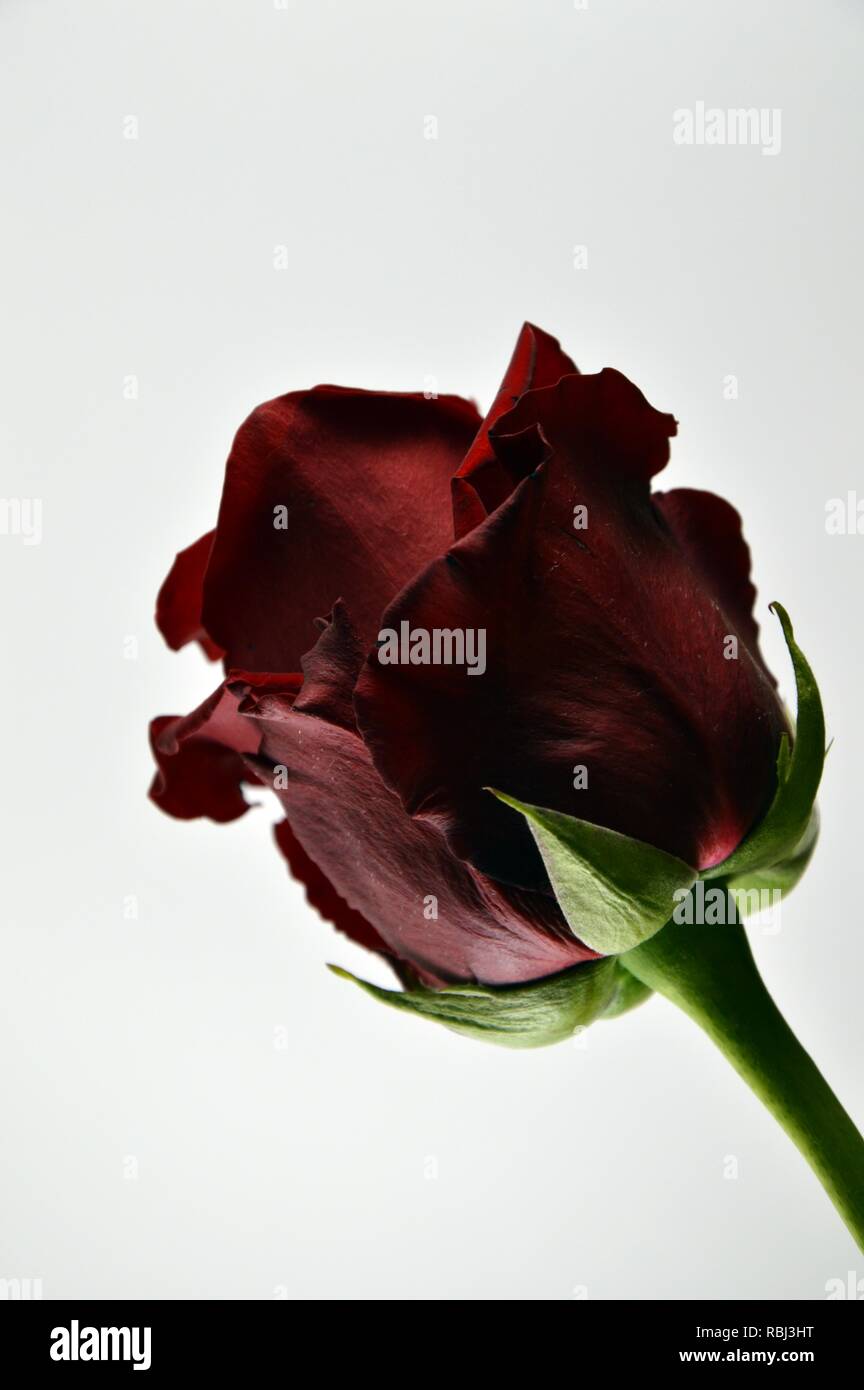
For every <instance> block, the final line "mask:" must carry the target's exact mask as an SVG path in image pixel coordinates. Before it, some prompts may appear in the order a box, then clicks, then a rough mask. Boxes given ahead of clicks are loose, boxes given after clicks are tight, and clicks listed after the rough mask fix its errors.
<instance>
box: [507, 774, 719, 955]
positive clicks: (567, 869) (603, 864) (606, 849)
mask: <svg viewBox="0 0 864 1390" xmlns="http://www.w3.org/2000/svg"><path fill="white" fill-rule="evenodd" d="M489 790H490V791H492V792H494V795H495V796H497V797H498V800H499V801H503V802H506V804H507V805H508V806H512V807H513V808H514V809H515V810H517V811H520V812H521V813H522V815H523V816H524V817H525V819H526V820H527V822H528V825H529V827H530V829H531V833H532V835H533V836H534V839H535V840H536V842H537V848H538V849H539V850H540V854H541V855H542V858H543V862H544V864H545V865H546V870H547V873H548V874H549V879H550V882H551V884H552V887H553V888H554V890H555V896H556V898H557V899H558V905H559V907H560V908H561V911H562V912H563V913H564V916H565V917H566V919H567V923H568V926H569V927H570V929H571V931H572V932H573V935H574V936H578V938H579V940H580V941H584V942H585V944H586V946H590V947H591V949H592V951H598V952H599V953H600V954H601V955H603V956H615V955H620V954H621V953H622V952H623V951H630V950H632V949H633V947H634V946H638V945H639V944H640V942H642V941H647V940H648V939H649V937H651V936H653V935H654V933H655V932H658V931H659V930H660V928H661V927H663V926H665V924H666V923H667V922H668V921H669V918H670V917H671V916H672V913H673V912H674V910H675V906H676V903H677V902H678V901H680V898H681V896H682V894H683V892H686V891H687V890H688V889H690V888H691V887H692V886H693V884H694V883H695V881H696V878H697V873H696V870H695V869H691V868H690V866H689V864H685V863H684V861H683V860H682V859H676V857H675V856H674V855H672V854H667V853H666V852H665V850H662V849H657V848H656V847H655V846H654V845H648V844H645V843H644V842H643V841H642V840H633V839H631V838H630V836H629V835H620V834H619V833H618V832H617V831H616V830H608V829H606V827H605V826H602V825H593V824H592V822H591V821H585V820H577V818H576V817H575V816H566V815H564V814H562V812H560V811H549V810H545V809H544V808H543V807H540V806H528V805H526V804H525V803H524V802H521V801H517V800H516V799H515V798H514V797H512V796H505V794H504V793H503V792H499V791H495V789H494V788H493V787H490V788H489ZM676 894H677V896H676Z"/></svg>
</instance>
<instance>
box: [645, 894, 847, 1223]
mask: <svg viewBox="0 0 864 1390" xmlns="http://www.w3.org/2000/svg"><path fill="white" fill-rule="evenodd" d="M619 960H620V962H621V964H622V965H625V966H626V967H627V968H628V969H629V970H630V971H632V973H633V974H634V975H635V976H636V978H637V979H638V980H641V981H642V982H643V984H646V985H648V986H650V988H651V989H654V990H656V991H657V992H658V994H663V995H665V996H666V998H667V999H670V1000H671V1001H672V1003H673V1004H677V1005H678V1007H679V1008H680V1009H683V1010H684V1012H685V1013H686V1014H689V1015H690V1017H691V1018H692V1019H693V1020H694V1022H696V1023H698V1024H699V1026H700V1028H703V1029H704V1030H705V1032H706V1033H707V1034H708V1036H709V1037H710V1038H711V1039H712V1040H713V1041H714V1042H715V1043H716V1044H717V1046H718V1047H719V1048H720V1051H721V1052H722V1053H723V1054H724V1055H725V1056H726V1058H727V1059H728V1060H729V1061H730V1062H731V1063H732V1065H733V1067H735V1069H736V1071H737V1072H739V1074H740V1075H741V1076H742V1077H743V1078H744V1080H745V1081H746V1082H747V1084H748V1085H749V1086H750V1087H751V1088H752V1090H753V1091H754V1092H755V1093H756V1095H757V1096H758V1097H759V1099H760V1100H761V1101H762V1102H763V1103H764V1104H765V1105H766V1106H767V1107H768V1109H769V1110H770V1111H771V1112H772V1114H773V1115H774V1116H775V1118H776V1119H777V1120H779V1122H780V1124H781V1125H782V1126H783V1128H784V1129H785V1131H786V1133H787V1134H788V1135H789V1137H790V1139H792V1140H793V1142H794V1143H795V1144H797V1146H798V1148H799V1149H800V1151H801V1153H802V1154H803V1155H804V1157H805V1158H806V1160H807V1162H808V1163H809V1164H810V1167H811V1168H812V1169H813V1171H814V1173H815V1174H816V1176H817V1177H818V1179H819V1181H820V1182H821V1183H822V1186H823V1187H824V1188H825V1191H826V1192H827V1193H828V1196H829V1197H830V1198H831V1200H832V1202H833V1203H834V1205H835V1207H836V1208H837V1210H838V1211H839V1213H840V1215H841V1216H842V1217H843V1220H844V1221H845V1222H846V1225H847V1226H848V1227H849V1230H850V1231H851V1232H852V1235H853V1236H854V1237H855V1239H856V1241H857V1242H858V1245H859V1247H860V1248H861V1249H862V1250H864V1139H862V1137H861V1135H860V1134H859V1133H858V1130H857V1129H856V1128H855V1126H854V1124H853V1123H852V1121H851V1120H850V1118H849V1116H848V1115H847V1114H846V1111H845V1110H844V1109H843V1107H842V1105H841V1104H840V1102H839V1100H838V1099H837V1097H836V1096H835V1095H834V1092H833V1091H832V1090H831V1087H830V1086H829V1085H828V1083H827V1081H826V1080H825V1078H824V1076H823V1075H822V1073H821V1072H820V1071H819V1069H818V1068H817V1067H816V1065H815V1063H814V1062H813V1061H812V1059H811V1058H810V1057H809V1056H808V1054H807V1053H806V1052H805V1051H804V1049H803V1047H802V1046H801V1044H800V1043H799V1041H798V1039H797V1038H796V1037H795V1034H794V1033H793V1032H792V1030H791V1029H790V1028H789V1026H788V1024H787V1023H786V1021H785V1019H784V1018H783V1015H782V1014H781V1013H780V1011H779V1009H778V1008H777V1006H776V1004H775V1003H774V1001H773V999H772V998H771V996H770V994H769V993H768V991H767V989H766V988H765V986H764V984H763V983H762V978H761V976H760V974H759V971H758V970H757V968H756V962H755V961H754V959H753V956H752V954H751V952H750V947H749V945H748V942H747V937H746V935H745V933H744V929H743V927H741V926H740V925H737V924H736V925H734V926H693V925H685V924H681V925H679V924H677V923H675V922H670V923H668V924H667V926H665V927H664V928H663V930H662V931H660V932H658V933H657V935H656V936H653V937H652V938H651V940H650V941H646V942H644V943H643V944H642V945H641V946H636V947H634V949H633V950H631V951H628V952H627V953H626V954H625V955H623V956H620V957H619Z"/></svg>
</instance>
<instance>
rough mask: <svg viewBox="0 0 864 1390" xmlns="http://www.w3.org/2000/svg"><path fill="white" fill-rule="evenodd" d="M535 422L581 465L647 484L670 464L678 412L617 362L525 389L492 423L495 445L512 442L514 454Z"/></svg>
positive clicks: (559, 449) (553, 444)
mask: <svg viewBox="0 0 864 1390" xmlns="http://www.w3.org/2000/svg"><path fill="white" fill-rule="evenodd" d="M532 427H533V429H535V430H537V431H539V433H540V435H541V436H542V438H543V439H544V440H545V441H546V442H547V444H548V445H549V447H550V449H551V450H552V451H553V452H556V453H562V454H565V455H567V456H568V457H570V458H573V459H577V460H578V463H579V466H580V468H583V469H584V468H597V469H600V470H601V471H602V472H604V473H610V472H614V473H617V474H618V476H619V477H620V478H622V479H631V480H634V481H635V480H642V481H644V482H646V483H647V482H648V481H649V480H650V479H651V478H652V477H653V476H654V474H655V473H659V472H660V470H661V469H662V468H665V467H666V464H667V463H668V462H669V439H670V437H671V436H673V435H675V434H676V433H677V430H678V426H677V423H676V421H675V417H674V415H664V414H663V413H662V412H661V411H659V410H655V409H654V407H653V405H650V404H649V403H648V401H647V400H646V399H645V397H644V396H643V394H642V392H641V391H640V390H639V388H638V386H634V385H633V382H632V381H628V379H627V377H626V376H623V375H622V373H621V372H616V371H615V369H614V368H613V367H604V369H603V371H602V372H596V373H594V374H592V375H588V376H565V377H562V378H561V380H560V381H559V382H558V383H557V384H556V385H554V386H549V387H545V388H543V389H542V390H538V391H528V392H526V393H525V395H524V396H522V397H521V398H520V399H519V401H518V402H517V404H516V405H515V406H514V407H513V409H512V410H511V411H509V412H508V413H507V414H506V415H502V416H501V418H500V419H499V420H498V421H497V423H496V424H495V426H494V427H493V429H492V432H491V439H492V443H493V446H494V447H495V449H496V450H497V451H498V452H499V453H500V452H501V449H502V447H507V446H508V445H509V449H510V452H511V453H512V454H515V448H516V446H517V445H518V443H519V441H520V440H530V439H531V430H532ZM529 462H530V460H529ZM515 466H516V460H515V457H514V458H513V459H512V460H511V469H515ZM525 471H527V470H525ZM523 476H524V472H523Z"/></svg>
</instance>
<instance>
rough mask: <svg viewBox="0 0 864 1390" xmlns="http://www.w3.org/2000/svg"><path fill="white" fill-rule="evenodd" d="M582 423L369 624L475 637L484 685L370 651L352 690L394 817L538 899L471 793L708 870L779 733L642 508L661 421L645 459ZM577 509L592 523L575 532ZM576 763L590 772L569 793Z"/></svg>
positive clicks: (484, 803)
mask: <svg viewBox="0 0 864 1390" xmlns="http://www.w3.org/2000/svg"><path fill="white" fill-rule="evenodd" d="M588 382H589V379H588V378H585V377H581V378H580V377H571V378H565V379H564V381H562V382H561V383H560V386H559V387H558V388H556V390H558V391H559V392H561V390H562V388H565V387H566V388H567V392H568V393H569V391H570V386H571V383H577V384H579V383H588ZM627 385H628V386H629V383H628V384H627ZM586 389H587V390H588V391H589V392H592V393H594V391H595V390H596V387H595V386H594V385H591V384H590V383H589V384H588V386H587V388H586ZM601 389H602V391H603V392H604V393H605V391H606V389H607V388H606V387H603V388H601ZM612 389H613V390H614V391H615V392H616V393H617V392H618V386H617V385H613V387H612ZM632 389H633V390H635V388H632ZM536 394H537V395H540V394H544V393H540V392H538V393H536ZM637 394H638V393H637ZM524 399H525V398H523V401H524ZM521 404H522V403H521V402H520V406H521ZM517 409H518V408H517ZM647 410H649V411H650V407H647ZM586 415H587V418H588V420H589V421H590V422H591V425H590V428H589V429H588V430H587V437H586V438H585V440H584V442H583V445H582V447H581V448H580V447H577V436H576V435H574V434H573V433H572V431H571V434H570V446H569V449H568V453H567V455H565V454H564V453H562V452H558V453H556V454H555V456H554V457H552V459H551V460H550V461H549V462H548V463H544V464H542V465H541V467H540V468H539V469H538V470H536V472H535V473H534V474H533V475H532V476H531V477H530V478H529V479H527V480H526V481H525V482H523V483H521V484H520V485H519V487H518V488H517V490H516V492H515V493H514V494H513V495H512V497H511V498H509V499H508V500H507V501H506V502H505V503H504V504H503V505H502V506H501V507H500V508H499V509H498V510H497V511H496V512H495V513H493V515H492V516H490V517H489V518H488V520H487V521H486V522H485V523H484V524H483V525H482V526H481V527H479V528H478V529H476V530H475V531H472V532H471V534H470V535H469V536H467V537H466V538H465V539H464V540H462V541H460V542H458V543H457V544H456V545H455V546H454V547H453V548H452V550H451V552H450V554H449V555H447V556H446V557H444V558H442V559H440V560H437V561H435V562H434V563H433V564H432V565H430V566H429V568H428V569H427V570H426V571H425V573H424V574H423V575H422V576H421V577H420V578H419V579H418V580H417V581H416V582H415V583H414V584H413V585H411V586H410V587H409V588H408V589H406V590H405V591H404V592H403V593H402V594H401V595H400V596H399V598H398V599H397V600H396V601H395V602H394V604H393V605H392V606H391V608H390V609H389V610H388V611H387V613H386V614H385V615H384V617H383V619H382V628H383V627H386V628H394V629H396V630H399V628H400V624H401V623H402V622H407V623H408V624H409V625H410V627H411V628H412V629H414V628H422V629H426V630H431V629H434V628H450V629H453V628H456V629H462V630H465V629H485V631H486V642H487V669H486V672H485V674H483V675H474V676H471V675H468V673H467V670H466V667H465V666H462V667H457V666H443V665H439V666H433V665H416V666H414V665H382V664H380V662H379V660H378V654H377V652H373V653H372V655H370V657H369V659H368V661H367V664H366V666H365V668H364V671H363V673H362V675H361V677H360V680H359V683H358V688H357V693H356V696H355V708H356V710H357V716H358V723H359V727H360V729H361V731H362V733H363V735H364V737H365V739H366V742H367V743H368V745H369V747H370V749H371V750H372V753H373V756H374V759H375V762H376V765H377V767H378V769H379V771H380V772H381V773H382V776H383V777H384V779H385V781H387V782H388V784H389V785H390V786H392V787H394V788H395V789H397V790H398V792H399V793H400V795H401V797H402V799H403V802H404V804H405V806H406V808H407V809H408V810H409V811H410V812H411V813H412V814H414V815H417V816H420V817H423V818H427V819H428V820H429V821H431V822H432V823H433V824H434V825H435V826H437V827H439V828H440V829H441V830H442V831H443V832H444V833H445V834H446V835H447V837H448V840H449V843H450V844H451V846H452V848H453V850H454V852H455V853H457V854H459V855H460V856H463V857H465V858H466V859H468V860H470V861H471V862H472V863H473V864H474V865H475V866H476V867H477V868H478V869H479V870H481V871H482V872H485V873H488V874H491V875H492V876H494V877H496V878H499V879H502V880H504V881H506V882H511V883H518V884H522V885H524V886H526V887H529V888H534V889H537V888H541V887H543V886H544V885H545V883H546V876H545V873H544V871H543V869H542V866H541V864H540V860H539V856H538V855H537V853H536V850H535V847H534V844H533V842H532V840H531V837H530V834H529V832H528V831H527V829H526V827H525V826H524V824H523V822H522V820H521V818H520V817H519V816H518V815H516V814H515V813H514V812H512V811H511V810H510V809H509V808H507V807H505V806H502V805H500V804H499V803H497V802H495V801H494V800H493V799H492V797H491V796H490V795H489V794H488V793H487V792H484V790H483V788H484V787H488V786H493V787H497V788H499V789H500V790H502V791H506V792H508V793H510V794H511V795H513V796H515V797H518V798H519V799H520V800H523V801H526V802H531V803H534V804H536V805H540V806H548V807H552V808H554V809H557V810H560V811H563V812H565V813H567V814H570V815H575V816H579V817H581V818H583V819H585V820H590V821H593V822H595V823H597V824H601V825H606V826H609V827H611V828H612V829H615V830H618V831H620V832H622V833H624V834H627V835H630V836H633V837H635V838H637V839H640V840H643V841H647V842H649V843H652V844H655V845H658V846H659V847H660V848H662V849H665V850H667V851H669V852H670V853H673V854H677V855H679V856H680V857H681V858H682V859H684V860H686V861H687V862H688V863H690V864H692V865H694V866H696V867H699V868H705V867H707V866H709V865H712V864H716V863H718V862H719V861H720V860H722V859H723V858H725V857H726V855H728V854H729V853H730V852H731V850H732V849H733V848H734V847H735V846H736V845H737V844H738V843H739V842H740V840H741V839H742V838H743V836H744V834H745V833H746V832H747V830H748V829H749V828H750V826H751V825H752V824H753V823H754V821H755V820H756V818H757V817H758V816H759V815H760V814H761V813H762V811H763V810H764V808H765V805H766V804H767V801H768V800H769V799H770V795H771V793H772V791H773V786H774V776H775V759H776V753H777V746H778V742H779V737H780V732H781V730H782V728H783V717H782V712H781V710H780V707H779V705H778V703H777V700H776V697H775V695H774V692H773V690H772V689H771V687H770V684H769V682H768V680H767V679H766V677H765V675H764V672H763V671H762V669H761V667H760V666H759V665H757V663H756V662H755V661H754V659H753V657H752V655H751V654H750V651H749V648H748V647H747V646H746V644H744V643H742V645H741V650H740V655H739V659H738V660H737V661H727V660H725V659H724V639H725V636H726V634H727V633H728V632H729V628H730V623H729V618H728V615H724V614H723V613H722V612H721V610H720V609H719V608H718V606H717V603H716V601H715V599H714V596H713V593H712V592H711V590H710V589H709V588H708V587H707V585H706V583H705V579H704V576H703V573H702V571H701V569H700V568H697V567H695V566H694V565H693V564H692V563H691V560H690V556H689V554H688V553H685V552H684V551H682V550H681V548H680V547H679V546H678V545H677V544H676V542H675V540H674V537H673V536H672V534H671V532H670V531H669V529H668V528H667V527H666V526H664V525H663V524H661V522H660V520H659V519H658V515H657V513H656V512H655V511H654V508H653V507H652V505H651V501H650V496H649V493H648V488H647V485H646V483H645V482H644V481H643V480H642V476H641V475H642V474H643V473H645V472H648V471H651V470H652V469H653V467H654V466H655V465H656V464H657V463H658V462H659V454H660V447H659V434H660V432H659V431H658V430H657V429H656V428H655V424H654V422H653V421H652V420H651V418H650V416H647V417H646V418H645V421H644V423H645V425H646V434H647V437H646V440H645V441H644V445H642V446H640V445H639V441H638V439H637V438H636V437H635V433H634V428H635V427H634V425H633V422H632V421H631V422H626V421H625V422H624V423H623V424H622V422H621V421H620V420H619V421H618V423H617V424H616V423H614V422H612V423H610V424H609V425H608V426H606V425H603V423H602V422H601V421H598V420H596V418H595V417H594V415H593V413H592V411H585V412H583V418H585V416H586ZM553 432H554V431H553ZM640 460H641V465H640V466H637V464H638V463H639V461H640ZM649 462H650V465H651V467H650V468H648V466H647V465H648V464H649ZM576 505H584V506H586V507H587V514H588V528H587V530H576V529H574V526H573V513H574V506H576ZM577 766H585V767H587V769H588V786H587V788H583V789H580V790H576V789H574V787H573V770H574V768H575V767H577Z"/></svg>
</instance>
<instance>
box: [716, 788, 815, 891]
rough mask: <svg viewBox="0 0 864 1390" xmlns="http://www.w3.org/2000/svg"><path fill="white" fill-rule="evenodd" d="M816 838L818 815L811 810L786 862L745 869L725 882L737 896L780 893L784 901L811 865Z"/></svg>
mask: <svg viewBox="0 0 864 1390" xmlns="http://www.w3.org/2000/svg"><path fill="white" fill-rule="evenodd" d="M818 838H819V811H818V808H817V807H816V806H814V807H813V810H812V811H811V812H810V820H809V823H808V825H807V829H806V830H805V831H804V834H803V836H802V837H801V839H800V841H799V842H798V845H797V846H796V848H795V849H794V851H793V852H792V854H791V855H790V856H789V858H788V859H781V861H780V863H779V864H769V865H768V866H767V867H765V868H761V869H744V870H743V871H742V872H741V873H740V874H733V875H731V876H730V878H728V879H726V880H724V881H725V883H726V885H727V886H728V887H729V888H731V889H732V890H733V891H734V892H736V893H739V892H745V893H751V892H753V891H756V892H758V893H776V892H779V893H780V894H782V896H783V897H784V898H785V897H786V895H787V893H791V892H792V889H793V888H794V887H795V885H796V883H797V882H798V880H799V879H800V878H801V876H802V874H803V873H804V870H805V869H806V868H807V865H808V864H809V863H810V860H811V859H812V857H813V851H814V849H815V848H816V841H817V840H818ZM706 877H707V875H706Z"/></svg>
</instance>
